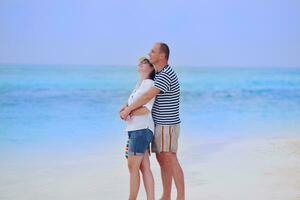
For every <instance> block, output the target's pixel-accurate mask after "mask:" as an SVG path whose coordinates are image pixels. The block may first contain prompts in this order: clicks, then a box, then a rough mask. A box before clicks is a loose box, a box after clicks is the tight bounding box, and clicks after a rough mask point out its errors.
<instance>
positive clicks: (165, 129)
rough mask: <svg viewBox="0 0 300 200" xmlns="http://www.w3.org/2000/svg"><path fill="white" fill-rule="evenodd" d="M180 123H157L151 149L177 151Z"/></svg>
mask: <svg viewBox="0 0 300 200" xmlns="http://www.w3.org/2000/svg"><path fill="white" fill-rule="evenodd" d="M179 132H180V124H174V125H155V128H154V139H153V141H152V144H151V150H152V152H154V153H160V152H174V153H176V152H177V149H178V138H179Z"/></svg>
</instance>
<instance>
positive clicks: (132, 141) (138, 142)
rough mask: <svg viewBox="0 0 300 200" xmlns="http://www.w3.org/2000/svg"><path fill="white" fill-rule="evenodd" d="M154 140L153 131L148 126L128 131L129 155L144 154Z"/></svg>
mask: <svg viewBox="0 0 300 200" xmlns="http://www.w3.org/2000/svg"><path fill="white" fill-rule="evenodd" d="M152 140H153V132H152V131H151V130H150V129H148V128H146V129H140V130H134V131H128V155H138V156H142V155H144V153H145V151H146V150H149V149H150V143H151V142H152Z"/></svg>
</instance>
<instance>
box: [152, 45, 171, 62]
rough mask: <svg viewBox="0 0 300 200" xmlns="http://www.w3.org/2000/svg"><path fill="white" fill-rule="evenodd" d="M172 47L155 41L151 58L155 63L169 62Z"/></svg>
mask: <svg viewBox="0 0 300 200" xmlns="http://www.w3.org/2000/svg"><path fill="white" fill-rule="evenodd" d="M169 55H170V49H169V47H168V45H167V44H165V43H162V42H158V43H155V44H154V46H153V47H152V49H151V51H150V52H149V58H150V59H149V60H150V62H151V63H152V64H153V65H157V64H165V63H168V60H169Z"/></svg>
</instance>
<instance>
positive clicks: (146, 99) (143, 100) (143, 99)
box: [121, 86, 160, 119]
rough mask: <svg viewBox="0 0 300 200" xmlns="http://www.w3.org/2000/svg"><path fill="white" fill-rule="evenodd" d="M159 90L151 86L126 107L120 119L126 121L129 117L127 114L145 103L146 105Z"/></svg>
mask: <svg viewBox="0 0 300 200" xmlns="http://www.w3.org/2000/svg"><path fill="white" fill-rule="evenodd" d="M159 92H160V90H159V89H158V88H156V87H154V86H152V87H151V88H150V89H149V90H148V92H146V93H145V94H143V95H142V96H140V97H139V98H138V99H137V100H136V101H134V102H133V103H132V104H130V105H129V106H127V107H126V108H125V109H124V110H123V111H122V112H121V118H122V119H126V118H127V117H128V115H129V113H130V112H131V111H133V110H135V109H137V108H139V107H141V106H143V105H145V104H146V103H148V102H149V101H150V100H151V99H152V98H154V97H155V96H156V95H157V94H159Z"/></svg>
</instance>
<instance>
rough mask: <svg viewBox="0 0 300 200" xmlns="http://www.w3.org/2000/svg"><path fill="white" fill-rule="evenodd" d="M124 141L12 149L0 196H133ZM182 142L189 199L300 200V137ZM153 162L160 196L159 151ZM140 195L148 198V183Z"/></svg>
mask: <svg viewBox="0 0 300 200" xmlns="http://www.w3.org/2000/svg"><path fill="white" fill-rule="evenodd" d="M120 145H121V144H114V146H113V147H115V148H113V149H114V151H113V152H111V153H105V152H101V151H100V148H97V147H95V148H90V149H86V150H84V151H83V150H82V151H76V152H72V153H71V151H70V152H59V151H56V153H55V151H53V150H52V151H49V152H48V154H47V153H46V151H40V152H38V151H32V152H29V151H28V152H27V153H26V152H23V153H19V154H16V155H13V154H12V155H11V156H10V157H9V158H7V159H6V160H4V162H2V163H1V164H0V166H1V168H0V170H1V179H0V199H3V200H4V199H5V200H20V199H22V200H27V199H28V200H29V199H30V200H32V199H43V200H47V199H49V200H50V199H56V200H60V199H61V200H66V199H72V200H75V199H78V200H81V199H85V200H94V199H95V200H96V199H112V200H116V199H127V191H128V173H127V166H126V160H125V159H124V158H123V157H122V155H123V152H122V151H123V150H122V149H120V148H119V146H120ZM181 146H182V149H181V151H180V153H179V157H180V160H181V162H182V167H183V168H184V171H185V178H186V199H188V200H194V199H195V200H196V199H207V200H208V199H209V200H240V199H243V200H247V199H249V200H253V199H256V200H298V199H300V138H299V137H273V138H257V139H253V138H251V139H250V138H248V139H245V138H244V139H232V140H226V141H225V140H223V139H220V138H210V139H208V138H203V139H201V138H199V140H198V141H188V140H185V139H182V141H181ZM210 147H213V148H210ZM215 147H217V148H215ZM151 162H152V168H153V172H154V176H155V181H156V197H157V198H158V197H159V195H160V194H161V189H162V188H161V181H160V174H159V167H158V165H157V163H156V160H155V157H154V156H151ZM175 197H176V194H175V189H174V188H173V192H172V199H175ZM138 199H146V198H145V192H144V189H143V186H142V185H141V190H140V193H139V196H138Z"/></svg>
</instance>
